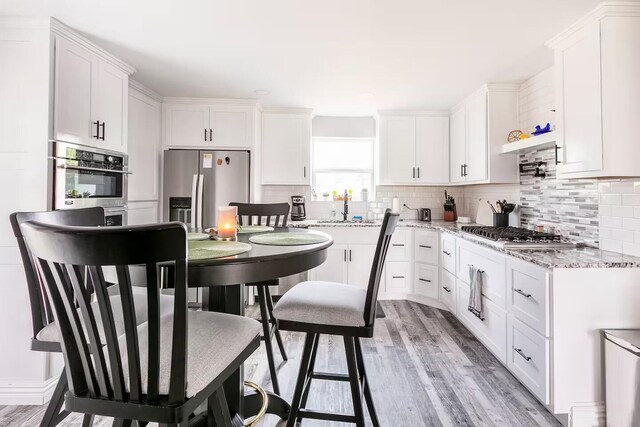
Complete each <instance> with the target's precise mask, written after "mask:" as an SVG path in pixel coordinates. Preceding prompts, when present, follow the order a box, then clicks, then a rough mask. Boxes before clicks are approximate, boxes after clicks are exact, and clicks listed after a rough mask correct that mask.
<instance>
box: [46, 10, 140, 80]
mask: <svg viewBox="0 0 640 427" xmlns="http://www.w3.org/2000/svg"><path fill="white" fill-rule="evenodd" d="M50 19H51V31H52V32H53V33H54V34H57V35H59V36H61V37H64V38H65V39H68V40H71V41H72V42H74V43H76V44H78V45H80V46H82V47H83V48H85V49H87V50H89V51H91V52H93V53H94V54H96V55H98V56H99V57H101V58H102V59H104V60H105V61H107V62H109V63H110V64H112V65H113V66H115V67H117V68H120V69H121V70H122V71H124V72H125V73H127V74H133V73H135V72H136V69H135V68H134V67H132V66H131V65H129V64H127V63H126V62H124V61H123V60H121V59H120V58H117V57H115V56H113V55H112V54H110V53H109V52H107V51H106V50H104V49H103V48H101V47H100V46H98V45H96V44H95V43H93V42H92V41H90V40H89V39H87V38H86V37H84V36H81V35H80V34H78V33H77V32H75V31H74V30H73V29H72V28H71V27H68V26H67V25H65V24H63V23H62V22H60V21H58V20H57V19H56V18H54V17H51V18H50Z"/></svg>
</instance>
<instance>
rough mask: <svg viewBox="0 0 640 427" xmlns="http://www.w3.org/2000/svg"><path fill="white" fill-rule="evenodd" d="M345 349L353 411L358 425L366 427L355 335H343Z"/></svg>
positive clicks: (358, 426)
mask: <svg viewBox="0 0 640 427" xmlns="http://www.w3.org/2000/svg"><path fill="white" fill-rule="evenodd" d="M343 339H344V349H345V352H346V353H347V368H348V371H349V383H350V385H351V398H352V400H353V412H354V415H355V419H356V423H355V424H356V426H357V427H364V408H363V407H362V390H361V389H360V378H359V374H358V361H357V360H356V350H355V345H354V338H353V337H347V336H345V337H343Z"/></svg>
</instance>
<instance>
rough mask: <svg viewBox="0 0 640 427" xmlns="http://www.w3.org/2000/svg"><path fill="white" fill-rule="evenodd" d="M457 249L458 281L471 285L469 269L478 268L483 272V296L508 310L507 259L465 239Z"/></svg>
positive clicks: (459, 241)
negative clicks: (471, 267)
mask: <svg viewBox="0 0 640 427" xmlns="http://www.w3.org/2000/svg"><path fill="white" fill-rule="evenodd" d="M457 248H458V251H457V254H456V265H457V267H456V276H457V277H458V280H461V281H463V282H465V283H467V284H470V278H469V267H470V266H474V267H476V268H477V269H478V270H480V271H481V272H482V273H481V274H482V295H484V296H485V297H487V298H488V299H490V300H491V301H493V302H494V303H495V304H497V305H498V306H500V307H502V308H506V264H507V260H506V257H505V256H504V255H500V254H498V253H497V252H496V251H494V250H491V249H485V248H483V247H481V246H479V245H476V244H475V243H470V242H468V241H465V240H463V239H460V240H458V245H457Z"/></svg>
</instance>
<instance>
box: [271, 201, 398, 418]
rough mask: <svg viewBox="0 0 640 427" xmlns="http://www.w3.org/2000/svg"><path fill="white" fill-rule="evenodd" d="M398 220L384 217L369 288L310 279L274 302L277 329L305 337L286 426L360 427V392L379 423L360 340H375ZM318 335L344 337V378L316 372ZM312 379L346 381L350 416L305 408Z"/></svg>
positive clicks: (392, 215)
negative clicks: (327, 426) (340, 426)
mask: <svg viewBox="0 0 640 427" xmlns="http://www.w3.org/2000/svg"><path fill="white" fill-rule="evenodd" d="M398 218H399V216H398V214H397V213H394V212H391V211H390V210H387V212H386V213H385V216H384V220H383V222H382V228H381V230H380V235H379V237H378V243H377V247H376V252H375V256H374V259H373V265H372V267H371V275H370V277H369V285H368V287H367V289H361V288H358V287H355V286H351V285H346V284H342V283H334V282H320V281H308V282H302V283H300V284H299V285H297V286H295V287H294V288H293V289H291V290H290V291H289V292H287V293H286V294H285V295H284V296H283V297H282V298H281V299H280V301H278V303H277V304H276V306H275V308H274V310H273V313H274V314H275V316H276V318H277V319H278V320H277V321H278V327H279V328H280V329H281V330H283V331H296V332H304V333H306V337H305V343H304V350H303V353H302V361H301V363H300V370H299V373H298V380H297V383H296V388H295V391H294V394H293V401H292V403H291V413H290V415H289V419H288V421H287V427H293V426H294V425H295V423H296V421H301V420H302V419H303V418H312V419H318V420H326V421H339V422H348V423H355V424H356V425H357V426H359V427H360V426H362V427H364V425H365V421H364V409H363V405H362V391H364V398H365V400H366V404H367V408H368V410H369V415H370V417H371V421H372V423H373V425H374V426H379V425H380V423H379V421H378V416H377V414H376V411H375V407H374V404H373V397H372V395H371V388H370V386H369V382H368V381H367V374H366V371H365V366H364V359H363V356H362V345H361V343H360V339H361V338H371V337H373V327H374V323H375V318H376V304H377V299H378V287H379V286H380V278H381V276H382V272H383V268H384V261H385V258H386V255H387V250H388V248H389V242H390V241H391V236H392V235H393V232H394V230H395V228H396V225H397V223H398ZM321 334H328V335H340V336H342V338H343V341H344V347H345V352H346V356H347V368H348V372H349V373H348V375H342V374H334V373H320V372H315V371H314V364H315V359H316V354H317V351H318V342H319V338H320V335H321ZM314 379H317V380H333V381H346V382H349V384H350V387H351V397H352V399H353V407H354V415H348V414H335V413H327V412H320V411H315V410H309V409H305V407H306V404H307V398H308V397H309V389H310V386H311V381H312V380H314Z"/></svg>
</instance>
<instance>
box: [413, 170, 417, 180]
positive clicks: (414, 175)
mask: <svg viewBox="0 0 640 427" xmlns="http://www.w3.org/2000/svg"><path fill="white" fill-rule="evenodd" d="M413 178H414V179H415V178H416V168H413Z"/></svg>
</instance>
